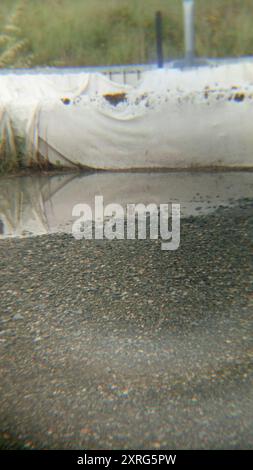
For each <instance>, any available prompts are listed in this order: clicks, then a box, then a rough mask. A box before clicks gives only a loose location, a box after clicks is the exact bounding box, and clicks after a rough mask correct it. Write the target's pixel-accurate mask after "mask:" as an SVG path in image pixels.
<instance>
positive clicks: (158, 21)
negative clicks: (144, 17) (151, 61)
mask: <svg viewBox="0 0 253 470" xmlns="http://www.w3.org/2000/svg"><path fill="white" fill-rule="evenodd" d="M162 26H163V25H162V13H161V12H160V11H157V12H156V15H155V27H156V51H157V66H158V68H160V69H161V68H162V67H163V27H162Z"/></svg>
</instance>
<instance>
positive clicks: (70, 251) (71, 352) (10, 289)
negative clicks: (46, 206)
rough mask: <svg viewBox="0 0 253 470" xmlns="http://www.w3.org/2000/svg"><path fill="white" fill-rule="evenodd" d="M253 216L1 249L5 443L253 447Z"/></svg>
mask: <svg viewBox="0 0 253 470" xmlns="http://www.w3.org/2000/svg"><path fill="white" fill-rule="evenodd" d="M252 242H253V211H252V202H251V201H248V200H247V201H241V203H240V205H239V207H237V208H234V209H225V208H220V209H219V210H218V211H217V212H216V213H215V214H213V215H209V216H201V217H198V218H190V219H184V220H182V229H181V246H180V249H178V250H177V251H176V252H166V251H161V249H160V242H159V241H148V240H147V241H111V242H109V241H100V242H99V241H75V240H74V239H73V238H72V237H71V236H69V235H51V236H42V237H37V238H33V239H21V240H2V241H0V252H1V257H0V273H1V274H0V276H1V287H0V354H1V364H0V375H1V380H0V447H2V448H17V447H19V448H37V449H38V448H47V449H48V448H49V449H54V448H62V449H63V448H66V449H68V448H72V449H73V448H75V449H85V448H86V449H105V448H106V449H112V448H113V449H116V448H121V449H126V448H128V449H130V448H135V449H145V448H152V449H160V448H161V449H162V448H167V449H168V448H171V449H172V448H174V449H177V448H185V449H186V448H187V449H190V448H203V449H210V448H211V449H216V448H226V449H231V448H233V449H237V448H253V340H252V333H253V321H252V318H253V264H252V262H253V259H252V254H253V250H252V248H253V243H252Z"/></svg>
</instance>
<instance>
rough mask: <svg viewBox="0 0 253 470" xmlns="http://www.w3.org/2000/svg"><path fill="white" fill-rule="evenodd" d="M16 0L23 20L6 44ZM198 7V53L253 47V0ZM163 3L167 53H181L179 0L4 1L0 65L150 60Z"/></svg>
mask: <svg viewBox="0 0 253 470" xmlns="http://www.w3.org/2000/svg"><path fill="white" fill-rule="evenodd" d="M17 4H19V5H21V6H22V9H20V10H19V13H18V26H17V24H16V30H15V29H13V28H12V30H11V31H8V28H7V36H9V39H8V42H7V43H5V44H4V43H3V35H6V31H4V25H8V24H9V23H10V20H9V18H10V17H9V15H10V14H11V13H12V12H13V9H15V6H16V5H17ZM196 7H197V8H196V36H197V37H196V48H197V54H198V55H199V56H210V57H218V56H219V57H222V56H241V55H251V54H252V53H253V28H252V21H253V2H252V0H196ZM157 10H160V11H162V13H163V18H164V49H165V57H166V58H175V57H179V56H182V54H183V24H182V1H181V0H43V1H41V0H20V1H19V2H17V0H1V6H0V31H2V33H3V34H2V43H1V37H0V58H1V53H2V54H3V53H4V54H5V56H4V57H5V60H4V61H3V60H2V62H1V61H0V66H2V67H3V66H11V65H12V66H17V65H21V66H22V65H27V64H30V63H31V65H35V66H36V65H61V66H64V65H70V66H75V65H111V64H123V63H148V62H152V61H154V60H155V41H154V40H155V33H154V15H155V11H157ZM5 39H6V38H5ZM18 44H19V46H18ZM15 46H16V49H15ZM8 49H9V59H8V60H6V55H7V58H8V52H7V53H6V50H7V51H8ZM10 52H12V54H13V53H14V52H15V53H14V54H13V55H12V60H11V54H10ZM18 52H19V53H18Z"/></svg>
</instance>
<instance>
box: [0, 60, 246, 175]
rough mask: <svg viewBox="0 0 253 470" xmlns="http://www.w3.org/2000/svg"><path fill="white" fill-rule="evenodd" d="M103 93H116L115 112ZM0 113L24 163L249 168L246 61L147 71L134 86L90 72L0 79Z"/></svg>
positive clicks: (106, 166) (124, 166) (125, 167)
mask: <svg viewBox="0 0 253 470" xmlns="http://www.w3.org/2000/svg"><path fill="white" fill-rule="evenodd" d="M108 94H116V98H117V96H118V98H119V99H118V101H119V102H118V104H116V103H115V102H112V101H111V100H108V97H107V99H106V97H105V96H104V95H108ZM123 94H125V95H123ZM120 97H121V101H120ZM109 98H110V97H109ZM1 113H2V114H5V116H6V113H7V116H8V117H9V120H10V122H11V124H12V129H13V130H14V133H15V135H17V136H19V137H22V138H25V139H26V140H27V151H28V150H29V158H30V153H31V151H32V158H34V159H36V158H37V155H38V152H39V154H41V155H42V156H43V158H44V159H46V160H49V162H51V163H53V164H55V165H63V166H73V165H74V166H75V165H77V166H80V165H81V166H87V167H91V168H101V169H129V168H171V167H175V168H178V167H183V168H186V167H199V166H201V167H206V166H217V167H219V166H226V167H251V166H252V163H253V132H252V122H253V121H252V120H253V63H252V62H251V61H248V62H245V61H243V62H241V63H240V62H238V63H235V64H228V65H219V66H208V67H207V66H205V67H199V68H194V69H191V70H179V69H164V70H157V71H156V70H153V71H148V72H144V73H143V77H142V80H141V81H140V82H139V83H138V84H137V85H136V86H135V87H130V86H127V85H125V86H124V85H120V84H118V83H115V82H111V81H110V80H108V79H107V78H106V77H105V76H103V75H101V74H98V73H94V74H85V73H77V74H68V75H67V74H64V75H58V74H55V75H52V74H48V75H46V74H40V75H29V74H24V75H15V74H13V75H11V74H8V75H2V76H1V75H0V116H1ZM5 119H6V118H5ZM6 122H7V121H6ZM2 127H4V126H2Z"/></svg>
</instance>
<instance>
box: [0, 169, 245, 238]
mask: <svg viewBox="0 0 253 470" xmlns="http://www.w3.org/2000/svg"><path fill="white" fill-rule="evenodd" d="M96 195H101V196H103V198H104V204H105V205H107V204H110V203H117V204H120V205H121V206H122V207H123V209H124V210H125V209H126V206H127V204H131V203H138V202H139V203H143V204H145V205H147V204H150V203H153V204H156V205H157V206H159V205H160V204H163V203H168V204H171V203H179V204H180V206H181V217H187V216H198V215H202V214H209V213H212V212H213V211H215V210H216V209H217V208H218V206H219V205H223V206H229V205H231V206H232V205H233V204H234V203H236V201H238V200H239V199H242V198H250V199H253V185H252V173H247V172H232V173H231V172H230V173H200V172H199V173H185V172H178V173H177V172H172V173H158V172H157V173H98V174H94V173H93V174H92V173H90V174H84V175H81V176H79V175H74V174H70V175H57V176H51V177H47V176H40V177H39V176H36V175H33V176H30V177H20V178H5V179H3V178H1V180H0V220H1V221H2V223H3V225H4V233H3V234H0V238H3V237H5V236H8V235H9V236H24V235H30V234H33V235H38V234H43V233H56V232H70V233H71V228H72V223H73V221H74V218H73V217H72V209H73V206H74V205H76V204H78V203H86V204H88V205H89V206H90V207H91V209H92V212H93V213H94V197H95V196H96ZM25 232H30V233H25Z"/></svg>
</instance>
